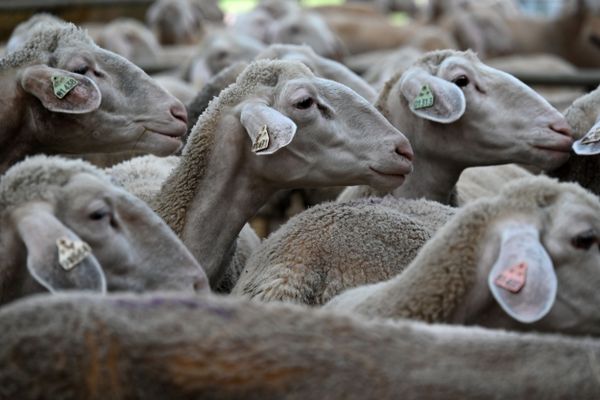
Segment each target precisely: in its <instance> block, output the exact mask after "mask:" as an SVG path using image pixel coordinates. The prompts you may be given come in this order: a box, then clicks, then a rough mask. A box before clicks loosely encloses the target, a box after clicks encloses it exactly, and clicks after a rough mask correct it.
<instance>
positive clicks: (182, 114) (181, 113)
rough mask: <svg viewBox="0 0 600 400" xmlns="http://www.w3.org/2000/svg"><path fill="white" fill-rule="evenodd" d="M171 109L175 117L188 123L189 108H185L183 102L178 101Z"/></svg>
mask: <svg viewBox="0 0 600 400" xmlns="http://www.w3.org/2000/svg"><path fill="white" fill-rule="evenodd" d="M170 111H171V115H172V116H173V117H174V118H175V119H178V120H180V121H182V122H183V123H184V124H186V125H187V123H188V115H187V110H186V109H185V106H184V105H183V104H181V103H180V102H177V103H176V104H174V105H173V106H172V107H171V109H170Z"/></svg>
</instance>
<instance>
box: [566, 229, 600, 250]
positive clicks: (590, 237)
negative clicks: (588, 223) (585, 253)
mask: <svg viewBox="0 0 600 400" xmlns="http://www.w3.org/2000/svg"><path fill="white" fill-rule="evenodd" d="M596 243H598V236H597V234H596V231H595V230H593V229H590V230H589V231H585V232H583V233H580V234H579V235H577V236H575V237H574V238H573V239H571V245H573V247H575V248H576V249H579V250H589V249H590V247H592V246H593V245H594V244H596Z"/></svg>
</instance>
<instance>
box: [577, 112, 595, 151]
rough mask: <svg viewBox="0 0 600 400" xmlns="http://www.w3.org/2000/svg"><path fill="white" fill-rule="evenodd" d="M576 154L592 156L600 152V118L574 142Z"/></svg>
mask: <svg viewBox="0 0 600 400" xmlns="http://www.w3.org/2000/svg"><path fill="white" fill-rule="evenodd" d="M573 151H574V152H575V154H579V155H582V156H592V155H594V154H599V153H600V118H598V121H596V123H595V124H594V126H592V127H591V128H590V130H589V131H588V132H587V133H586V134H585V136H584V137H582V138H581V139H579V140H577V141H576V142H575V143H573Z"/></svg>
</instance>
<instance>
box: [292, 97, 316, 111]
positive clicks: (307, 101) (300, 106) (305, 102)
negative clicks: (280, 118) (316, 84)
mask: <svg viewBox="0 0 600 400" xmlns="http://www.w3.org/2000/svg"><path fill="white" fill-rule="evenodd" d="M313 104H314V100H313V99H312V98H311V97H307V98H306V99H304V100H302V101H299V102H298V103H296V104H294V106H295V107H296V108H297V109H299V110H306V109H307V108H310V107H311V106H312V105H313Z"/></svg>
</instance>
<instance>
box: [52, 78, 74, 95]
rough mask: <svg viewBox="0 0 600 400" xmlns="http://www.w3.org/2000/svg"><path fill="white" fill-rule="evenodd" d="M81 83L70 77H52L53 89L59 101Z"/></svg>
mask: <svg viewBox="0 0 600 400" xmlns="http://www.w3.org/2000/svg"><path fill="white" fill-rule="evenodd" d="M78 84H79V82H77V80H76V79H73V78H71V77H69V76H63V75H54V76H53V77H52V88H53V89H54V95H55V96H56V97H58V98H59V99H62V98H63V97H65V96H66V95H67V93H69V92H70V91H71V90H72V89H73V88H74V87H75V86H77V85H78Z"/></svg>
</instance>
